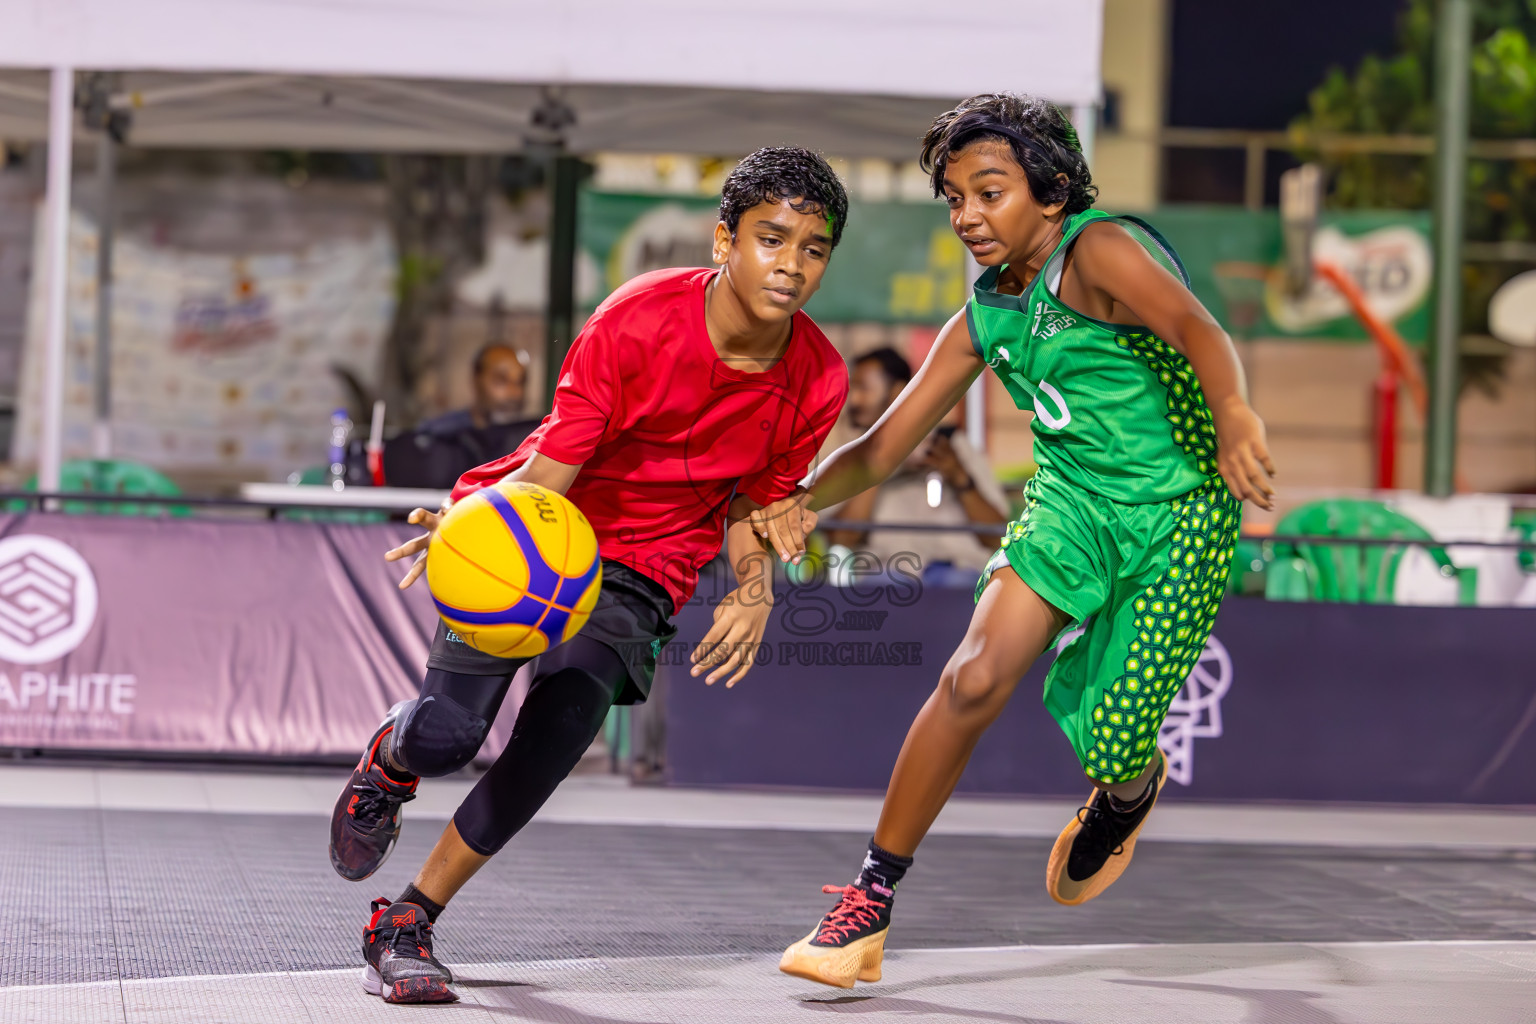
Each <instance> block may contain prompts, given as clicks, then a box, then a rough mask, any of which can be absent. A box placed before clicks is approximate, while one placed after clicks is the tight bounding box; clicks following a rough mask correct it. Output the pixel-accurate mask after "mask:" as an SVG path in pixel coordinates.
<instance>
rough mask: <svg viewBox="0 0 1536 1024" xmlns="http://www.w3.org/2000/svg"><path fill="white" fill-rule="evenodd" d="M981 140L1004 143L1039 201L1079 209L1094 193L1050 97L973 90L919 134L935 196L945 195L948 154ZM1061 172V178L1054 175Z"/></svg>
mask: <svg viewBox="0 0 1536 1024" xmlns="http://www.w3.org/2000/svg"><path fill="white" fill-rule="evenodd" d="M982 140H992V141H994V142H1002V143H1006V144H1007V146H1008V148H1009V149H1010V150H1012V151H1013V158H1014V160H1016V161H1017V162H1018V164H1019V166H1020V167H1022V168H1023V169H1024V176H1025V177H1026V178H1027V179H1028V180H1029V191H1030V192H1031V193H1032V194H1033V195H1034V197H1035V201H1036V202H1038V203H1040V204H1041V205H1043V206H1051V205H1053V204H1055V203H1063V204H1065V210H1066V212H1067V213H1068V214H1073V213H1082V212H1083V211H1084V210H1086V209H1088V208H1089V207H1090V206H1092V205H1093V203H1094V200H1095V199H1097V198H1098V196H1099V190H1098V187H1097V186H1095V185H1094V183H1093V176H1092V175H1091V174H1089V173H1088V162H1087V161H1086V160H1084V159H1083V147H1082V145H1081V144H1080V143H1079V142H1078V139H1077V129H1076V128H1074V127H1072V122H1071V121H1069V120H1067V115H1066V114H1064V113H1062V112H1061V108H1059V107H1057V106H1056V105H1055V104H1053V103H1047V102H1046V101H1045V100H1042V99H1038V98H1036V97H1034V96H1021V95H1019V94H1018V93H1012V92H988V93H982V94H981V95H979V96H972V97H971V98H970V99H968V100H965V101H964V102H962V103H961V104H960V105H959V106H957V107H955V108H954V109H953V110H946V111H945V112H944V113H942V114H940V115H939V116H938V117H936V118H934V119H933V125H932V127H930V128H929V129H928V133H927V134H926V135H924V136H923V153H922V157H921V165H922V168H923V170H925V171H927V172H929V174H930V175H932V180H933V194H934V195H935V196H937V197H942V196H943V195H944V165H945V164H946V163H948V161H949V158H950V157H951V156H952V155H953V154H955V153H958V152H960V151H961V150H962V149H964V148H965V147H967V146H969V145H970V144H971V143H973V142H979V141H982ZM1063 174H1064V175H1066V180H1065V181H1062V180H1061V179H1060V178H1058V177H1057V175H1063Z"/></svg>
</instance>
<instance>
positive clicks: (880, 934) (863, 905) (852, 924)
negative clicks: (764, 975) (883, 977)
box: [779, 884, 891, 988]
mask: <svg viewBox="0 0 1536 1024" xmlns="http://www.w3.org/2000/svg"><path fill="white" fill-rule="evenodd" d="M821 891H822V892H825V893H837V894H839V896H841V899H839V900H838V901H837V906H835V907H833V908H832V911H831V913H829V914H827V916H826V917H823V918H822V919H821V923H820V924H818V925H817V926H816V927H815V928H814V929H813V930H812V931H811V934H809V935H807V936H806V937H805V938H803V939H801V940H800V941H799V942H797V943H795V944H794V945H793V946H790V947H789V948H788V949H786V950H785V951H784V956H783V957H782V958H781V959H780V960H779V970H781V971H783V972H784V973H785V974H793V975H794V976H795V977H797V978H805V979H806V980H808V981H817V982H820V983H821V984H823V985H836V986H837V987H838V988H853V983H854V982H855V981H879V980H880V962H881V960H883V959H884V957H885V936H886V933H887V932H888V931H890V927H891V894H890V893H886V894H884V895H882V894H880V893H877V892H874V891H872V889H870V888H866V887H864V886H862V885H857V884H855V885H845V886H837V885H824V886H822V887H821Z"/></svg>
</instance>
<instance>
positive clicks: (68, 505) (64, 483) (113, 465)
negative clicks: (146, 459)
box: [9, 459, 192, 518]
mask: <svg viewBox="0 0 1536 1024" xmlns="http://www.w3.org/2000/svg"><path fill="white" fill-rule="evenodd" d="M26 489H27V490H29V491H36V490H37V477H36V476H34V477H32V479H30V480H28V481H27V487H26ZM59 490H60V491H62V492H64V493H65V494H125V495H134V496H139V495H142V496H144V497H154V498H179V497H181V488H179V487H177V486H176V484H175V483H174V482H172V480H171V479H170V478H169V477H167V476H166V475H165V474H164V473H161V472H160V471H159V470H157V469H153V468H151V467H149V466H145V465H142V464H140V463H137V462H124V461H122V460H120V459H71V460H69V461H68V462H66V463H64V464H63V465H62V466H60V467H59ZM9 506H10V511H13V512H19V511H22V510H24V509H26V508H27V502H25V501H23V500H21V499H17V500H14V501H12V502H10V503H9ZM62 507H63V510H64V512H66V513H68V514H70V515H81V514H84V515H105V516H176V517H178V518H179V517H184V516H190V515H191V514H192V510H191V509H190V508H188V507H187V506H186V505H166V504H162V503H160V502H146V503H144V504H140V503H138V502H105V501H104V502H101V503H99V504H98V503H97V502H94V501H66V502H64V503H63V505H62Z"/></svg>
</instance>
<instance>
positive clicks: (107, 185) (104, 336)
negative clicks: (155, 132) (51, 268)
mask: <svg viewBox="0 0 1536 1024" xmlns="http://www.w3.org/2000/svg"><path fill="white" fill-rule="evenodd" d="M116 179H117V142H116V140H114V139H113V138H112V133H111V132H107V131H104V132H102V133H101V138H100V139H99V140H98V141H97V143H96V184H97V188H98V190H99V194H100V198H101V211H100V217H99V224H98V233H97V236H96V237H97V245H96V371H95V373H94V374H93V378H94V379H93V381H92V383H94V385H95V392H96V393H95V399H96V401H95V406H96V422H95V425H94V427H93V428H92V431H91V448H92V451H93V453H94V454H95V456H96V458H98V459H110V458H111V457H112V247H113V244H114V241H115V239H114V233H115V232H114V223H115V221H116V219H117V218H116V205H115V199H116V197H115V195H114V192H115V188H116V184H117V180H116Z"/></svg>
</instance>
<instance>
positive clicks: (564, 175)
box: [544, 153, 581, 407]
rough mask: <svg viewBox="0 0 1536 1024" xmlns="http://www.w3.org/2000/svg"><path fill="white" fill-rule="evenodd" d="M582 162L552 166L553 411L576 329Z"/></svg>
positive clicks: (549, 336) (565, 159)
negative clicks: (578, 197)
mask: <svg viewBox="0 0 1536 1024" xmlns="http://www.w3.org/2000/svg"><path fill="white" fill-rule="evenodd" d="M580 169H581V161H580V159H579V158H577V157H574V156H570V155H568V154H565V153H559V154H556V156H555V157H554V159H553V160H552V161H551V162H550V170H551V173H550V182H549V195H550V208H551V209H550V224H549V303H548V310H547V312H546V314H545V321H544V323H545V328H544V404H545V405H546V406H549V407H553V405H554V401H555V384H556V383H557V382H558V381H559V380H560V365H561V364H562V363H563V362H565V354H566V352H568V351H570V347H571V340H572V337H573V335H574V334H575V329H576V185H577V182H578V180H579V178H580Z"/></svg>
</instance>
